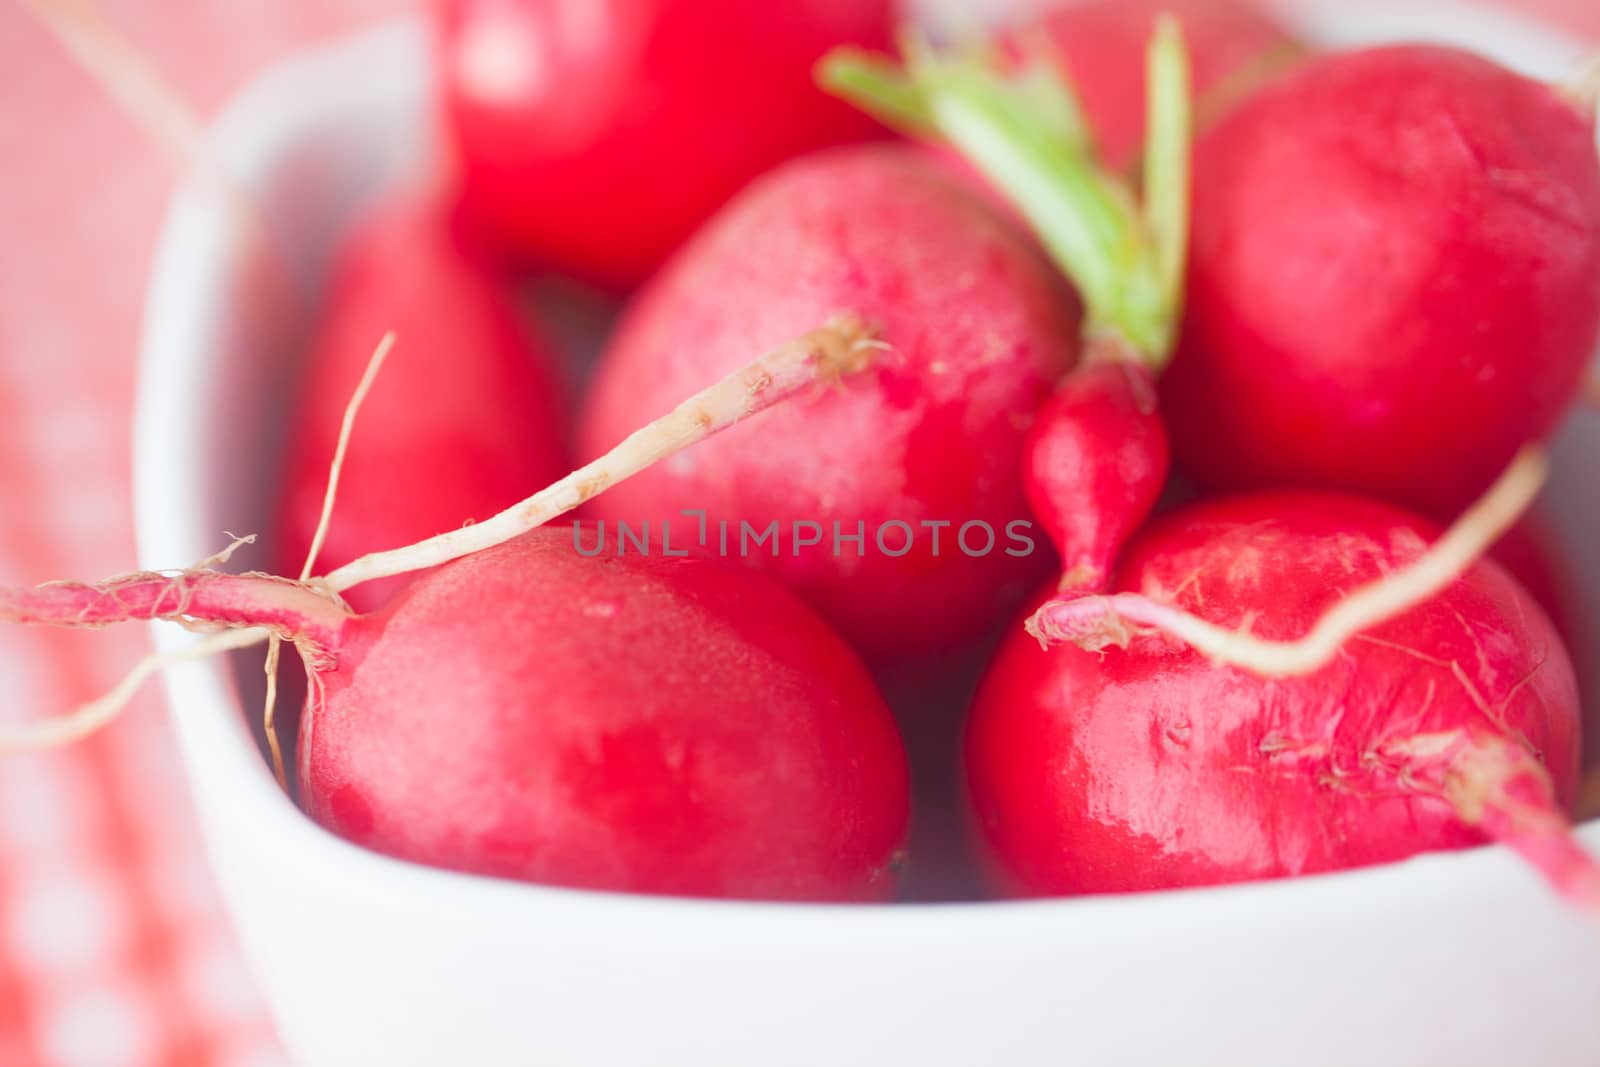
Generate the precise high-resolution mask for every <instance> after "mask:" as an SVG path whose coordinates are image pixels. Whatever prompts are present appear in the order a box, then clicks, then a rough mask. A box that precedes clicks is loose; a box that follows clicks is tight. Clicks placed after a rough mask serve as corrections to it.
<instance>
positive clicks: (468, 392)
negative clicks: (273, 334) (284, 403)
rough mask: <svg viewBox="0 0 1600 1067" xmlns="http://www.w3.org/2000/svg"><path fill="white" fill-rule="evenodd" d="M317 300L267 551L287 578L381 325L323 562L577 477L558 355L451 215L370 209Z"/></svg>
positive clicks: (401, 205) (405, 538) (412, 537)
mask: <svg viewBox="0 0 1600 1067" xmlns="http://www.w3.org/2000/svg"><path fill="white" fill-rule="evenodd" d="M326 299H327V306H326V308H325V309H324V311H323V312H322V315H321V318H320V320H319V322H318V324H317V333H316V337H315V340H314V343H313V345H312V347H311V351H310V354H309V358H308V360H307V363H306V367H305V372H304V374H305V377H304V380H303V381H302V383H301V385H300V388H299V390H298V391H297V393H296V398H297V400H296V410H295V411H294V414H293V417H292V420H291V427H290V436H289V440H288V458H287V466H286V473H285V485H284V492H283V498H282V499H283V504H282V506H281V508H280V522H281V527H280V533H279V536H278V540H277V545H276V553H275V557H276V561H277V566H278V567H279V568H280V569H281V570H282V571H283V572H284V573H288V574H298V573H299V571H300V568H301V564H302V562H303V561H304V560H305V559H306V556H307V553H308V551H309V549H310V547H311V543H312V539H313V536H314V534H315V532H316V530H317V526H318V522H319V519H320V517H321V514H322V504H323V495H324V488H325V484H326V480H327V475H328V464H329V461H330V460H332V458H333V454H334V445H335V442H336V441H337V437H338V432H339V426H340V416H341V414H342V412H343V411H344V407H345V403H346V401H348V399H349V397H350V393H351V390H352V389H353V388H354V387H355V384H356V382H357V381H358V380H359V379H360V378H361V374H362V371H363V369H364V368H365V366H366V363H367V358H368V356H369V355H370V354H371V351H372V345H373V343H374V342H375V341H377V339H378V338H379V337H380V336H382V334H383V333H384V331H385V330H388V329H392V330H393V331H394V332H395V335H396V338H397V342H398V348H397V350H396V352H395V355H394V358H392V359H391V360H390V361H389V362H388V365H387V366H386V368H385V370H384V376H383V378H382V379H381V380H380V381H379V382H378V383H377V384H376V386H375V388H374V389H373V391H372V394H371V396H370V397H369V398H368V399H367V401H366V404H365V405H364V407H363V409H362V424H361V425H362V432H361V433H360V434H359V435H357V436H356V437H355V438H354V440H353V441H352V443H351V447H350V449H349V452H348V454H347V455H346V457H345V461H344V465H343V471H342V476H341V485H340V490H339V498H340V500H341V502H342V504H343V507H342V508H341V510H340V512H339V514H338V515H337V516H336V517H335V518H334V520H333V522H332V524H331V525H330V526H329V527H328V532H327V541H326V544H325V546H324V547H323V549H322V553H321V557H320V558H321V559H322V560H323V561H324V562H325V563H327V564H328V565H330V566H341V565H343V564H345V563H349V562H350V561H351V560H353V559H355V558H356V557H357V556H360V555H362V554H363V553H364V552H367V551H370V550H371V549H372V548H374V547H391V546H395V545H403V544H407V543H409V542H412V541H416V540H420V539H421V538H424V537H430V536H432V535H433V534H436V533H441V532H443V531H445V530H450V529H455V528H456V527H459V526H461V525H462V524H463V523H466V522H468V521H472V520H475V519H483V518H487V517H489V516H490V515H493V514H496V513H497V512H499V511H500V510H502V509H503V508H506V507H509V506H510V505H511V504H513V503H515V502H516V501H518V500H521V499H522V498H523V497H524V496H526V495H527V494H528V491H529V490H530V489H531V488H532V487H534V486H539V485H544V484H546V483H547V482H550V481H553V480H554V479H556V478H558V477H560V476H561V475H562V474H565V473H566V472H567V471H568V470H570V469H571V464H570V463H569V462H568V460H567V458H566V443H565V427H566V415H565V412H564V410H563V406H564V405H563V402H562V400H563V394H562V387H561V384H560V382H559V379H558V375H557V372H556V365H555V356H554V355H553V354H552V352H551V350H550V347H549V345H548V344H547V343H546V342H545V341H544V339H543V338H541V337H540V336H538V335H537V334H536V333H535V332H534V331H533V330H532V329H531V327H530V324H529V323H527V322H525V321H523V319H522V317H521V312H520V310H519V308H518V307H517V305H516V303H515V301H514V299H513V296H512V293H511V290H510V287H509V284H508V282H507V280H506V279H504V278H502V277H500V276H499V274H498V273H497V272H496V271H495V270H494V269H493V268H492V267H491V266H490V265H489V264H488V262H487V261H485V260H484V259H483V258H482V257H481V256H480V255H478V254H477V253H475V252H474V251H473V250H471V249H470V248H469V247H468V246H467V245H466V243H465V242H464V241H463V239H462V237H461V236H460V235H459V234H458V233H457V232H456V229H455V227H454V226H453V225H452V223H451V221H450V219H449V217H448V213H447V209H446V208H445V207H444V205H442V204H439V203H436V202H434V201H433V200H431V199H427V198H419V197H413V196H402V197H399V198H394V199H391V200H389V201H387V202H384V203H382V204H380V205H379V206H378V207H377V208H375V209H373V210H371V211H370V212H368V213H367V214H366V216H365V217H364V218H362V220H361V221H360V222H359V223H358V225H357V227H356V228H355V230H354V231H353V232H352V233H351V234H350V236H349V237H348V238H347V239H346V241H345V242H344V244H343V246H342V249H341V251H340V255H339V258H338V261H337V263H336V265H335V269H334V274H333V279H332V283H331V286H330V288H329V290H328V295H327V298H326ZM400 584H401V581H400V580H399V579H395V580H392V581H390V582H384V583H377V584H375V585H369V586H366V587H364V588H362V589H360V590H356V591H354V592H353V593H352V599H351V603H352V604H353V605H354V606H355V607H357V608H358V609H361V610H370V609H372V608H375V607H377V606H378V605H379V604H381V603H383V601H384V600H386V599H388V597H389V596H391V595H393V593H394V592H395V590H396V589H397V588H398V586H399V585H400Z"/></svg>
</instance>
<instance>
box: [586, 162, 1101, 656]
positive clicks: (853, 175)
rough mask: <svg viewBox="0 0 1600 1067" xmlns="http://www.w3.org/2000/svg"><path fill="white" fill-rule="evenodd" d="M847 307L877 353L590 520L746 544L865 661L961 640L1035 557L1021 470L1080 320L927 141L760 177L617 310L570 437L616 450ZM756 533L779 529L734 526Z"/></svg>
mask: <svg viewBox="0 0 1600 1067" xmlns="http://www.w3.org/2000/svg"><path fill="white" fill-rule="evenodd" d="M839 308H850V309H852V310H854V311H855V312H856V313H858V314H859V315H861V316H862V317H863V318H864V319H865V320H866V321H868V322H870V323H872V324H873V325H875V326H876V327H877V328H878V333H879V337H880V340H881V344H883V345H884V346H885V347H886V348H887V349H888V351H887V352H886V353H885V355H884V357H883V358H882V359H880V360H879V361H878V364H877V366H876V367H875V368H874V370H873V371H872V372H871V373H869V374H866V375H862V376H860V377H858V378H856V379H854V380H852V381H850V382H848V383H846V384H845V385H844V386H843V388H841V389H840V390H839V391H838V392H836V393H835V394H833V395H830V396H826V397H821V398H818V399H816V400H815V401H813V402H811V403H808V404H804V405H801V404H795V405H789V406H786V407H785V408H783V409H781V410H777V411H774V412H772V413H771V414H770V415H768V416H766V417H764V418H763V420H762V421H761V422H760V424H759V425H756V424H752V425H750V426H747V427H743V428H741V429H739V430H736V431H734V432H731V433H728V434H724V435H722V436H721V437H719V438H718V439H717V440H715V441H712V442H709V443H708V444H706V445H704V446H701V447H700V448H697V449H696V450H695V451H694V452H692V453H688V454H685V455H683V456H680V457H678V458H677V459H676V460H674V461H672V462H670V463H666V464H662V465H660V466H657V467H656V468H654V469H652V470H651V471H649V472H647V473H646V474H644V475H641V476H640V477H639V478H636V479H633V480H632V481H630V482H629V483H627V484H626V485H623V486H619V487H618V489H617V490H616V491H614V492H611V493H607V494H606V496H605V497H604V498H602V499H600V500H597V501H596V502H595V506H594V508H593V510H592V513H591V514H592V515H593V516H594V517H598V518H602V519H605V520H608V521H609V522H610V523H612V524H615V523H617V522H618V521H623V522H627V523H628V524H629V525H630V528H632V529H634V530H637V529H638V528H639V527H640V525H641V524H643V523H647V522H648V523H650V524H651V527H652V529H653V530H655V531H656V532H657V534H659V532H660V529H661V524H662V523H663V522H668V523H670V524H671V525H670V531H671V535H672V536H673V537H674V538H675V539H678V540H679V542H680V543H683V542H687V541H690V540H695V539H699V538H701V537H704V539H705V540H704V541H703V542H702V543H706V544H708V545H714V546H715V549H716V551H718V552H724V551H725V552H726V554H727V555H729V556H740V557H743V558H744V559H745V561H746V562H748V563H750V564H752V565H757V566H760V567H761V568H763V569H765V570H767V571H768V572H769V573H771V574H773V575H776V576H777V577H779V578H780V579H781V580H782V581H784V582H785V584H787V585H789V586H790V587H791V588H792V589H794V590H796V591H797V592H799V593H800V594H801V596H802V597H804V598H805V599H806V600H807V601H809V602H810V603H811V604H812V606H813V607H815V608H817V609H818V610H819V611H820V612H821V613H822V615H823V616H824V617H825V618H827V619H828V620H829V621H830V622H831V623H832V624H833V625H834V626H835V627H836V628H838V629H839V630H840V631H841V632H842V633H843V634H844V636H845V637H846V638H847V639H848V640H850V641H851V642H852V644H854V645H855V647H856V648H857V649H858V650H859V651H861V652H863V653H864V654H865V655H866V656H867V658H868V659H869V660H870V661H873V662H875V663H877V664H883V663H885V662H889V661H893V660H902V661H903V660H907V659H910V658H914V657H917V656H920V655H925V654H929V653H935V652H943V651H947V650H951V649H954V648H956V647H958V646H960V645H961V644H963V643H964V642H966V641H967V640H969V639H970V638H972V637H973V636H975V635H979V634H982V633H983V632H984V631H985V630H987V629H989V628H990V627H991V626H992V625H993V624H994V623H996V622H998V621H1000V619H1002V618H1003V617H1004V616H1005V614H1007V613H1009V612H1010V611H1011V610H1013V607H1014V605H1017V604H1020V603H1021V601H1022V599H1023V598H1024V597H1025V596H1026V595H1027V590H1028V588H1029V587H1030V585H1031V584H1032V583H1033V582H1035V581H1036V580H1037V577H1038V576H1039V575H1040V574H1041V573H1043V568H1045V567H1047V566H1048V559H1047V554H1046V553H1045V552H1043V551H1035V550H1034V544H1033V540H1032V537H1031V534H1030V533H1029V529H1028V526H1027V523H1028V515H1027V511H1026V507H1025V503H1024V500H1023V493H1022V486H1021V481H1020V478H1019V470H1018V468H1019V463H1020V460H1021V456H1022V445H1023V438H1024V435H1025V434H1026V432H1027V429H1028V424H1029V422H1030V420H1031V418H1032V416H1033V413H1034V411H1035V410H1036V409H1037V408H1038V406H1039V404H1040V403H1041V402H1042V401H1043V400H1044V398H1045V396H1046V395H1047V394H1048V392H1049V389H1050V385H1051V383H1052V382H1053V381H1055V379H1057V378H1058V377H1059V376H1060V375H1061V374H1062V372H1063V371H1065V370H1066V369H1067V368H1068V367H1069V366H1070V365H1071V363H1072V361H1073V359H1074V358H1075V356H1076V344H1075V338H1076V335H1077V330H1078V319H1077V314H1076V310H1075V308H1074V305H1073V301H1072V299H1071V296H1070V294H1069V293H1067V292H1066V290H1065V287H1064V286H1062V285H1061V284H1060V282H1059V280H1058V279H1057V277H1056V276H1055V273H1054V271H1052V270H1051V268H1050V265H1049V263H1048V262H1047V261H1046V260H1045V259H1044V258H1043V257H1042V256H1041V255H1040V254H1039V253H1038V251H1037V250H1036V249H1035V247H1034V246H1033V245H1032V244H1031V243H1030V242H1029V240H1028V238H1027V236H1026V235H1025V234H1024V233H1022V232H1021V231H1020V230H1019V229H1018V228H1017V227H1016V226H1015V225H1014V224H1012V223H1011V222H1010V221H1009V220H1008V219H1006V218H1004V217H1003V216H1002V215H1001V214H1000V213H998V212H997V211H996V210H995V209H994V208H993V207H992V206H991V203H990V201H989V200H988V199H987V198H986V197H985V196H984V194H982V193H981V192H979V191H975V190H974V189H973V188H972V185H971V183H970V182H967V181H964V180H963V179H961V178H960V176H959V175H956V174H954V173H953V172H952V171H951V170H950V168H948V167H946V166H944V165H943V164H941V163H940V162H939V161H938V160H937V159H936V158H934V157H933V156H932V155H931V154H930V153H927V152H924V151H922V150H920V149H916V148H912V147H908V146H866V147H852V148H844V149H835V150H831V151H828V152H824V153H820V154H817V155H813V156H809V157H806V158H804V159H801V160H797V161H795V162H793V163H790V164H788V165H787V166H785V167H783V168H780V169H779V170H777V171H776V172H774V173H772V174H770V175H768V176H767V177H765V178H763V179H761V180H760V181H759V182H757V183H755V184H754V185H752V186H751V187H750V188H749V189H748V190H746V191H745V192H744V193H743V194H742V195H741V196H740V197H739V198H737V199H736V200H735V201H734V202H733V203H732V204H730V205H729V206H728V207H727V208H726V209H725V210H724V211H723V212H722V213H721V214H720V215H719V216H718V217H717V218H716V219H715V220H713V221H712V222H711V223H710V224H709V225H708V226H707V227H706V228H705V229H704V230H703V231H702V232H701V233H700V234H698V235H697V236H696V237H695V239H694V240H693V241H692V242H691V243H690V244H689V245H688V246H687V247H685V248H684V250H683V251H682V252H681V253H680V255H679V256H678V257H677V258H676V259H675V260H674V261H673V262H672V263H671V264H670V265H669V266H668V267H667V268H666V269H665V270H664V271H663V272H662V274H661V275H659V276H658V277H657V278H656V279H655V280H654V281H653V282H652V283H651V285H650V286H649V287H647V288H646V289H645V291H643V292H642V293H641V294H640V295H639V296H638V297H637V298H636V300H635V302H634V303H633V305H632V306H631V307H630V308H629V309H628V311H627V313H626V314H625V317H624V320H623V323H622V325H621V327H620V328H619V330H618V333H617V335H616V336H615V337H614V339H613V340H612V342H611V344H610V346H609V348H608V350H607V351H606V353H605V354H604V355H603V357H602V359H601V363H600V367H599V370H598V373H597V376H596V380H595V383H594V385H593V388H592V391H591V393H590V395H589V397H588V398H587V401H586V403H585V405H584V408H583V411H582V413H581V415H580V420H579V433H578V439H579V441H580V443H581V445H582V446H583V448H584V449H585V450H588V451H594V450H598V449H599V448H600V447H603V446H605V445H608V444H610V443H611V442H613V441H615V440H616V439H617V438H618V437H619V436H620V435H621V434H622V433H623V432H625V431H626V430H627V429H628V428H629V427H630V426H633V425H636V424H637V423H638V421H639V419H640V415H641V413H642V412H647V411H651V410H656V409H659V407H660V406H661V405H662V403H663V401H664V399H665V398H667V397H670V396H673V395H674V394H677V393H681V392H682V391H683V390H684V389H685V387H686V386H687V384H688V383H691V382H695V381H698V380H702V379H704V378H707V377H710V376H714V375H716V374H718V373H721V372H723V371H725V370H726V369H727V368H728V367H730V366H733V365H734V364H735V363H737V362H738V361H739V360H740V359H742V358H743V357H742V356H741V355H740V353H741V352H743V351H748V350H749V349H750V347H751V346H756V347H761V346H764V345H767V344H771V343H772V342H773V341H774V340H776V339H779V338H782V337H785V336H788V335H791V334H793V333H796V332H798V331H800V330H804V329H808V328H809V327H810V326H811V325H813V324H815V323H817V322H820V321H823V320H824V319H826V318H827V317H829V316H830V315H832V314H833V313H834V312H835V311H837V310H838V309H839ZM685 511H690V512H698V513H703V517H701V518H696V517H694V516H692V515H683V514H682V513H683V512H685ZM701 521H703V522H704V526H703V527H702V526H700V525H699V523H700V522H701ZM724 523H726V524H728V525H727V526H726V527H724V526H723V524H724ZM773 524H776V525H775V527H774V526H773ZM985 527H987V529H985ZM724 528H727V529H729V530H730V531H731V536H730V537H729V538H728V540H727V541H726V542H723V541H722V539H721V536H720V533H721V530H722V529H724ZM769 528H772V529H774V531H775V532H776V533H777V534H778V535H779V541H778V542H777V543H776V544H775V543H774V542H773V541H772V540H771V539H770V538H769V539H768V540H767V541H765V542H764V543H760V544H752V543H751V542H750V540H749V539H748V538H741V537H740V534H741V533H742V532H744V531H745V530H751V531H754V532H756V533H760V532H763V531H766V530H768V529H769ZM702 530H703V531H704V533H702ZM847 539H848V540H847ZM801 542H809V544H802V543H801ZM724 544H725V545H726V546H727V547H726V549H724V547H723V546H724Z"/></svg>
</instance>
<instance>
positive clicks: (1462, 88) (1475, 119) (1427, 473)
mask: <svg viewBox="0 0 1600 1067" xmlns="http://www.w3.org/2000/svg"><path fill="white" fill-rule="evenodd" d="M1190 270H1191V284H1190V286H1189V315H1188V318H1187V321H1186V324H1185V332H1184V337H1183V343H1182V345H1181V348H1180V350H1179V354H1178V356H1177V359H1176V360H1175V361H1174V363H1173V366H1172V368H1171V370H1170V372H1169V373H1168V374H1167V376H1166V377H1165V379H1164V380H1163V400H1164V406H1165V408H1166V411H1167V416H1168V425H1169V428H1170V429H1171V431H1172V434H1173V441H1174V451H1175V454H1176V456H1177V458H1178V461H1179V462H1180V463H1181V464H1182V465H1184V466H1185V467H1187V468H1189V469H1191V470H1192V471H1193V472H1194V473H1195V474H1197V475H1199V476H1200V477H1201V478H1202V479H1203V480H1205V481H1208V482H1210V483H1211V484H1213V485H1215V486H1219V487H1247V486H1271V485H1305V486H1327V487H1333V488H1344V489H1352V490H1359V491H1363V492H1366V493H1371V494H1375V495H1378V496H1382V497H1385V498H1387V499H1390V500H1392V501H1395V502H1397V503H1400V504H1404V505H1407V506H1410V507H1415V508H1419V509H1421V510H1424V511H1426V512H1428V513H1431V514H1437V515H1440V516H1443V515H1446V514H1450V513H1453V511H1454V510H1456V509H1457V508H1459V507H1460V506H1461V505H1463V504H1465V503H1466V502H1467V501H1469V500H1471V499H1472V498H1474V497H1475V496H1476V495H1477V494H1478V493H1479V492H1481V491H1482V490H1483V489H1484V487H1485V486H1487V485H1488V484H1489V483H1490V482H1491V481H1492V480H1493V478H1494V476H1495V475H1496V474H1497V473H1498V472H1499V471H1500V470H1501V469H1503V468H1504V466H1505V464H1506V463H1507V462H1508V461H1509V460H1510V458H1511V456H1512V455H1513V454H1514V453H1515V452H1516V451H1517V450H1518V449H1519V448H1520V447H1521V446H1523V445H1524V444H1527V443H1530V442H1534V441H1538V440H1542V439H1543V438H1545V437H1546V436H1548V434H1549V433H1550V431H1551V430H1552V428H1553V427H1554V426H1555V425H1556V423H1557V421H1558V420H1559V419H1560V418H1561V416H1562V414H1563V413H1564V412H1565V411H1566V410H1567V409H1568V407H1569V406H1570V405H1571V404H1572V402H1573V400H1574V399H1575V397H1576V396H1577V393H1578V389H1579V384H1580V381H1581V379H1582V375H1583V371H1584V368H1585V366H1586V364H1587V361H1588V359H1589V357H1590V356H1591V355H1592V354H1593V352H1594V349H1595V344H1596V341H1597V338H1600V282H1597V280H1596V279H1597V278H1600V162H1597V160H1596V149H1595V135H1594V119H1593V116H1592V115H1585V114H1582V113H1580V111H1579V110H1578V108H1577V107H1575V106H1574V105H1573V104H1572V103H1570V102H1568V101H1567V100H1566V99H1564V98H1563V97H1561V96H1560V95H1559V94H1557V93H1556V92H1555V91H1554V90H1553V89H1551V88H1550V87H1548V86H1546V85H1543V84H1540V83H1538V82H1535V81H1530V80H1528V79H1526V78H1524V77H1522V76H1520V75H1517V74H1514V73H1512V72H1510V71H1507V70H1503V69H1501V68H1499V67H1496V66H1494V65H1493V64H1491V63H1489V62H1487V61H1485V60H1482V59H1478V58H1476V57H1473V56H1470V55H1466V54H1464V53H1460V52H1455V51H1451V50H1448V49H1443V48H1432V47H1394V48H1381V49H1375V50H1371V51H1365V52H1356V53H1351V54H1346V55H1340V56H1334V57H1329V58H1325V59H1322V60H1319V61H1317V62H1314V63H1312V64H1311V65H1309V66H1307V67H1305V68H1304V69H1302V70H1301V71H1300V72H1298V73H1297V74H1295V75H1293V76H1291V77H1289V78H1287V79H1285V80H1283V81H1281V82H1279V83H1278V84H1276V85H1275V86H1273V87H1271V88H1269V89H1267V90H1265V91H1264V92H1262V93H1260V94H1258V95H1256V96H1255V97H1253V98H1252V99H1251V100H1250V101H1249V102H1247V103H1245V104H1244V105H1243V106H1241V107H1240V108H1239V109H1238V110H1236V111H1235V112H1234V113H1233V114H1232V115H1230V116H1229V117H1228V118H1227V119H1225V120H1224V121H1223V122H1222V123H1221V124H1220V125H1218V126H1216V127H1215V128H1213V129H1212V130H1211V131H1210V132H1209V133H1207V134H1205V135H1203V136H1202V137H1201V138H1200V140H1199V142H1198V144H1197V147H1196V159H1195V184H1194V238H1193V256H1192V260H1191V267H1190Z"/></svg>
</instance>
